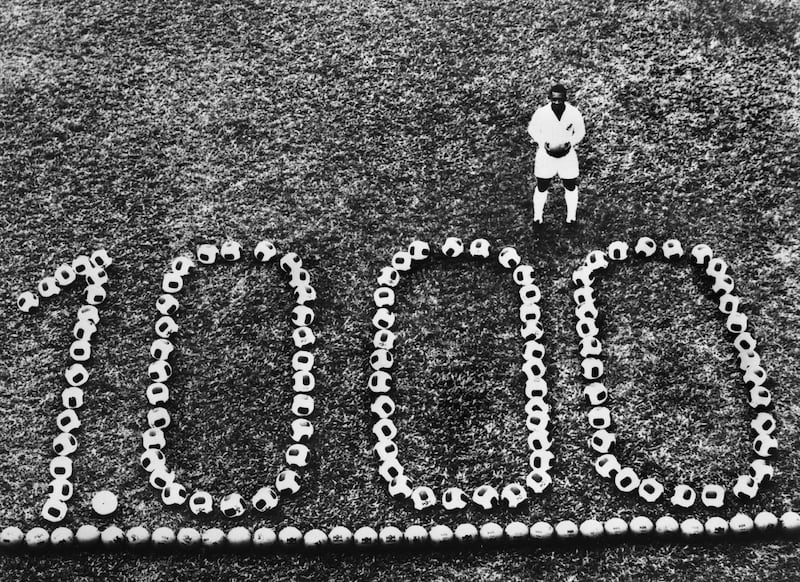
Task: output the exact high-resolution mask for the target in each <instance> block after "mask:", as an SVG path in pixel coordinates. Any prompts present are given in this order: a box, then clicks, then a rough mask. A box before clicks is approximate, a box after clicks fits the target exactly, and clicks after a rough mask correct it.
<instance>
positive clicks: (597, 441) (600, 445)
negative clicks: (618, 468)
mask: <svg viewBox="0 0 800 582" xmlns="http://www.w3.org/2000/svg"><path fill="white" fill-rule="evenodd" d="M616 442H617V437H616V435H615V434H614V433H613V432H609V431H607V430H606V429H604V428H601V429H600V430H596V431H594V433H593V434H592V436H591V437H589V447H591V449H592V450H594V451H595V452H598V453H601V454H603V453H608V452H609V451H611V449H612V448H614V445H615V444H616Z"/></svg>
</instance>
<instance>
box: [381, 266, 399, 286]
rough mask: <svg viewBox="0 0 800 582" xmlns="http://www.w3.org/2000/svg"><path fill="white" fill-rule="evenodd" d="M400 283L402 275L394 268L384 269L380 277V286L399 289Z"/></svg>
mask: <svg viewBox="0 0 800 582" xmlns="http://www.w3.org/2000/svg"><path fill="white" fill-rule="evenodd" d="M399 282H400V273H399V272H398V270H397V269H395V268H393V267H383V268H382V269H381V272H380V275H378V285H383V286H384V287H397V284H398V283H399Z"/></svg>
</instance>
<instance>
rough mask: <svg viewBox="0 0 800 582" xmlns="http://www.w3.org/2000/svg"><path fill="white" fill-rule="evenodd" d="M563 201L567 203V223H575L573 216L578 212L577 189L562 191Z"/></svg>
mask: <svg viewBox="0 0 800 582" xmlns="http://www.w3.org/2000/svg"><path fill="white" fill-rule="evenodd" d="M564 201H565V202H566V203H567V222H575V214H576V213H577V212H578V189H577V188H575V189H574V190H567V189H564Z"/></svg>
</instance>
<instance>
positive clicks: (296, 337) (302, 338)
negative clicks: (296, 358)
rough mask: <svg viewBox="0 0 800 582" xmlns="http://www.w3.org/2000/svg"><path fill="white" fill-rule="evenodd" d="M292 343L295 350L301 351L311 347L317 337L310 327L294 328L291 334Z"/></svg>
mask: <svg viewBox="0 0 800 582" xmlns="http://www.w3.org/2000/svg"><path fill="white" fill-rule="evenodd" d="M292 341H293V342H294V346H295V347H296V348H298V349H302V348H305V347H308V346H313V345H314V344H315V343H316V341H317V337H316V336H315V335H314V332H313V331H312V330H311V328H310V327H296V328H295V329H294V331H293V332H292Z"/></svg>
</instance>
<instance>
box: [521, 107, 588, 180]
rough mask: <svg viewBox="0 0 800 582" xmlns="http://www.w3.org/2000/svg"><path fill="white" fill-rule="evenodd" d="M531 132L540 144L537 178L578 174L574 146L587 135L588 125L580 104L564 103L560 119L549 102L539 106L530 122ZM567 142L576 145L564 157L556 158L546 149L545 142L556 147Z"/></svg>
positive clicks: (568, 176) (529, 131)
mask: <svg viewBox="0 0 800 582" xmlns="http://www.w3.org/2000/svg"><path fill="white" fill-rule="evenodd" d="M528 133H529V134H530V136H531V138H533V141H535V142H536V144H537V145H538V146H539V147H538V148H537V150H536V160H535V161H534V169H533V173H534V175H535V176H536V177H537V178H552V177H553V176H555V175H556V174H558V176H559V177H560V178H561V179H562V180H563V179H568V180H569V179H575V178H577V177H578V154H576V153H575V147H574V146H575V145H576V144H577V143H579V142H580V141H581V140H582V139H583V136H584V135H586V128H585V127H584V125H583V116H582V115H581V112H580V111H578V108H577V107H574V106H573V105H570V104H569V103H564V113H562V114H561V119H558V118H557V117H556V114H555V113H554V112H553V108H552V107H551V106H550V104H548V105H543V106H542V107H539V109H537V110H536V111H535V112H534V114H533V116H532V117H531V121H530V123H528ZM565 142H569V143H570V144H571V145H572V146H573V147H572V148H571V149H570V150H569V152H568V153H567V155H565V156H564V157H562V158H554V157H553V156H551V155H550V154H548V153H547V152H546V151H545V149H544V144H545V143H549V144H550V145H551V146H555V145H558V144H563V143H565Z"/></svg>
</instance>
